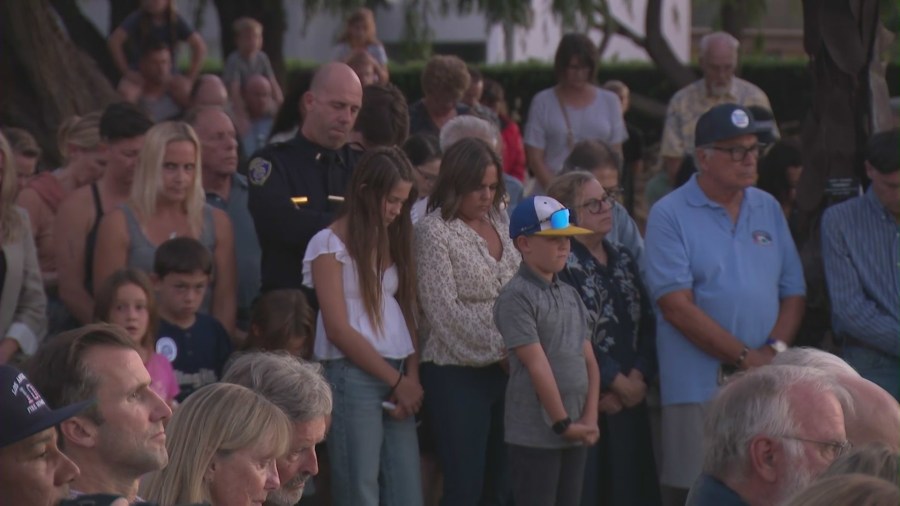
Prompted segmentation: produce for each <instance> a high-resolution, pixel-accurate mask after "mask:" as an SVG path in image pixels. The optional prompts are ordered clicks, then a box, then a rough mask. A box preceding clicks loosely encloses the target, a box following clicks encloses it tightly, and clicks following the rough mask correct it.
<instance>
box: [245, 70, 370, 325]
mask: <svg viewBox="0 0 900 506" xmlns="http://www.w3.org/2000/svg"><path fill="white" fill-rule="evenodd" d="M301 100H302V104H303V109H304V110H305V111H306V116H305V117H304V119H303V125H302V126H301V128H300V132H299V133H298V134H297V136H296V137H295V138H293V139H291V140H289V141H287V142H283V143H276V144H271V145H269V146H266V147H264V148H262V149H260V150H259V151H257V152H256V153H255V154H254V155H253V157H252V159H251V160H250V163H249V165H248V174H247V175H248V179H249V181H250V200H249V207H250V213H251V214H252V215H253V221H254V222H255V224H256V232H257V234H258V236H259V243H260V246H261V247H262V290H263V292H266V291H269V290H273V289H276V288H301V289H302V288H303V274H302V272H301V269H300V262H301V261H302V260H303V254H304V253H305V252H306V245H307V244H308V243H309V240H310V239H312V236H313V235H315V234H316V233H317V232H318V231H319V230H322V229H323V228H325V227H326V226H328V224H329V223H331V222H332V221H333V220H334V218H335V213H336V212H337V211H338V209H339V208H340V205H341V203H342V202H343V198H344V193H345V192H346V190H347V184H348V183H349V182H350V174H351V171H352V170H353V167H354V166H355V165H356V161H357V160H358V159H359V157H360V155H361V152H359V151H356V150H354V149H351V148H350V146H348V145H347V137H348V136H349V134H350V130H351V129H352V128H353V123H354V122H355V121H356V116H357V114H358V113H359V109H360V107H361V106H362V85H361V84H360V82H359V78H358V77H357V76H356V73H355V72H354V71H353V69H351V68H350V67H348V66H347V65H345V64H343V63H339V62H333V63H327V64H325V65H323V66H322V67H320V68H319V69H318V70H317V71H316V74H315V75H314V76H313V80H312V83H311V84H310V88H309V91H307V92H306V93H304V94H303V97H302V98H301ZM307 295H308V296H310V298H311V301H312V302H313V304H314V307H317V304H315V299H314V297H312V293H311V291H307Z"/></svg>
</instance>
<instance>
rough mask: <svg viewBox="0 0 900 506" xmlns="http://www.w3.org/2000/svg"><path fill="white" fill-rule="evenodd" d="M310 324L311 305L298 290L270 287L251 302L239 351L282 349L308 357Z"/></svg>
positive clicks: (310, 354) (311, 338)
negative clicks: (246, 331)
mask: <svg viewBox="0 0 900 506" xmlns="http://www.w3.org/2000/svg"><path fill="white" fill-rule="evenodd" d="M313 325H314V320H313V313H312V308H310V307H309V303H308V302H307V301H306V296H305V295H303V292H302V291H301V290H291V289H282V290H272V291H270V292H267V293H265V294H263V295H262V296H261V297H260V298H259V299H258V300H257V301H256V303H255V304H253V310H252V312H251V314H250V332H248V333H247V341H246V342H245V343H244V347H243V350H265V351H274V350H285V351H287V352H288V353H290V354H292V355H296V356H298V357H302V358H303V359H305V360H309V358H310V357H311V356H312V340H313V336H314V334H313V330H314V326H313Z"/></svg>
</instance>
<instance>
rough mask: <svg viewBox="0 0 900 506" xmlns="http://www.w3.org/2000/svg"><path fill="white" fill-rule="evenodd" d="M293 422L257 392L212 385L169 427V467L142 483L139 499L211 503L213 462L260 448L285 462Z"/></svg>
mask: <svg viewBox="0 0 900 506" xmlns="http://www.w3.org/2000/svg"><path fill="white" fill-rule="evenodd" d="M292 430H293V428H292V426H291V422H290V421H289V419H288V417H287V415H286V414H285V413H284V412H283V411H282V410H281V409H280V408H278V407H277V406H275V405H274V404H272V403H271V402H269V401H268V400H266V399H265V398H264V397H263V396H261V395H259V394H257V393H256V392H254V391H252V390H250V389H248V388H245V387H242V386H240V385H235V384H231V383H213V384H211V385H207V386H205V387H203V388H200V389H199V390H197V391H196V392H194V393H193V394H191V395H190V396H189V397H188V398H187V400H186V401H184V404H182V405H181V406H180V407H179V408H178V409H177V410H176V411H175V414H174V416H172V419H171V420H170V421H169V425H168V426H167V427H166V449H167V450H168V452H169V464H168V465H167V466H166V467H165V468H163V469H161V470H159V471H156V472H154V473H152V474H150V475H149V476H147V477H146V478H144V479H143V480H142V483H141V496H142V497H144V498H145V499H146V500H148V501H151V502H156V503H159V504H165V505H170V504H193V503H208V502H210V500H211V497H210V490H209V485H208V484H207V483H206V482H205V481H204V475H205V474H206V471H207V469H209V466H210V464H211V463H212V460H213V458H215V457H216V456H217V455H218V456H226V455H228V454H229V453H231V452H235V451H238V450H241V449H244V448H248V447H250V446H253V445H256V444H258V443H261V442H262V443H266V444H267V445H268V448H267V453H269V454H270V455H272V457H273V458H278V457H281V456H282V455H284V454H286V453H287V451H288V449H289V448H290V443H291V433H292Z"/></svg>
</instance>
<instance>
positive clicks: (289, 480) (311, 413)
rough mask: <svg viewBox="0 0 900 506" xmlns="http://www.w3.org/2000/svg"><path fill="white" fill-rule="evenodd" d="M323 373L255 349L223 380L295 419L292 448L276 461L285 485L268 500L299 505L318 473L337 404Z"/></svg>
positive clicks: (294, 359)
mask: <svg viewBox="0 0 900 506" xmlns="http://www.w3.org/2000/svg"><path fill="white" fill-rule="evenodd" d="M321 371H322V367H321V366H320V365H318V364H314V363H311V362H304V361H303V360H302V359H299V358H297V357H294V356H292V355H289V354H287V353H272V352H252V353H245V354H243V355H240V356H238V357H237V358H236V359H235V360H234V362H232V363H231V365H230V366H229V367H228V369H227V370H226V371H225V376H224V377H223V378H222V381H223V382H224V383H235V384H238V385H241V386H244V387H247V388H249V389H250V390H253V391H254V392H256V393H258V394H260V395H262V396H263V397H265V398H266V399H267V400H268V401H269V402H271V403H272V404H274V405H276V406H278V407H279V408H280V409H281V410H282V411H284V413H285V414H286V415H287V416H288V418H289V419H290V421H291V426H292V427H293V433H292V435H291V446H290V449H289V450H288V453H287V454H286V455H284V456H282V457H280V458H279V459H277V461H276V463H275V464H276V467H277V468H278V478H279V481H280V483H281V485H280V487H279V488H278V489H277V490H274V491H272V492H270V493H269V496H268V498H267V499H266V504H269V505H273V506H292V505H294V504H297V502H298V501H299V500H300V497H301V496H302V495H303V490H304V488H305V485H306V482H307V481H308V480H309V479H310V478H312V477H313V476H315V475H317V474H319V460H318V457H317V456H316V445H317V444H319V443H321V442H322V441H323V440H324V439H325V432H326V430H327V428H328V422H329V419H330V418H331V407H332V398H331V387H330V386H329V385H328V382H327V381H326V380H325V377H324V376H323V375H322V372H321Z"/></svg>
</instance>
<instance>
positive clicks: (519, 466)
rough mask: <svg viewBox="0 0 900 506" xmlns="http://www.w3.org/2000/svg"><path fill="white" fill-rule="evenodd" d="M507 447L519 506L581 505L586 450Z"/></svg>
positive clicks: (576, 448)
mask: <svg viewBox="0 0 900 506" xmlns="http://www.w3.org/2000/svg"><path fill="white" fill-rule="evenodd" d="M507 446H508V448H509V471H510V479H511V481H512V489H513V499H515V502H516V506H549V505H553V506H578V505H579V504H580V503H581V488H582V485H583V482H584V462H585V459H586V458H587V448H585V447H584V446H575V447H573V448H563V449H546V448H528V447H526V446H518V445H512V444H511V445H507Z"/></svg>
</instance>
